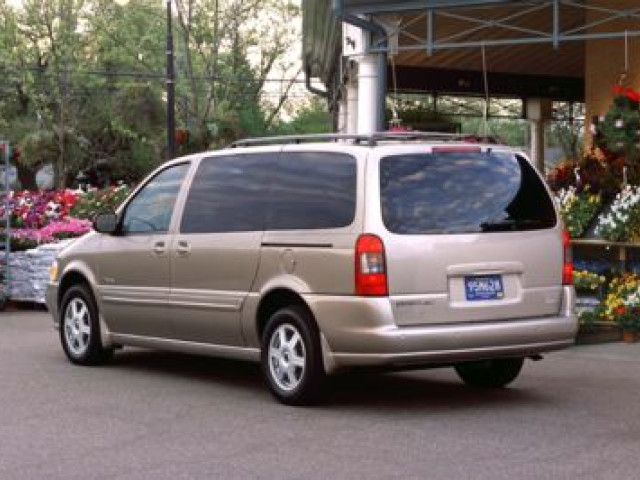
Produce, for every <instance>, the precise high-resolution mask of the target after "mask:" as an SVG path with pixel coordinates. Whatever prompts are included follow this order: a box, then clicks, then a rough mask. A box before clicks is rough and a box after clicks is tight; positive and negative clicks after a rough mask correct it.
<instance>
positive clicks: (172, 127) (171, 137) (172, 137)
mask: <svg viewBox="0 0 640 480" xmlns="http://www.w3.org/2000/svg"><path fill="white" fill-rule="evenodd" d="M171 21H172V14H171V0H167V159H168V160H171V159H172V158H175V156H176V98H175V86H176V82H175V80H176V76H175V71H174V68H173V26H172V24H171Z"/></svg>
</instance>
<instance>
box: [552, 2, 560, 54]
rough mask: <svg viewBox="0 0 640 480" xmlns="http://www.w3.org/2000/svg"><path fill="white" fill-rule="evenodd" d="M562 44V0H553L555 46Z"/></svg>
mask: <svg viewBox="0 0 640 480" xmlns="http://www.w3.org/2000/svg"><path fill="white" fill-rule="evenodd" d="M559 44H560V0H553V48H554V49H557V48H558V46H559Z"/></svg>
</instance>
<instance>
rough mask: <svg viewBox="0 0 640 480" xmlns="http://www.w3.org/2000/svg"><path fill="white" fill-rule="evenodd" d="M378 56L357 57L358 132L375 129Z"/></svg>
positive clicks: (363, 132)
mask: <svg viewBox="0 0 640 480" xmlns="http://www.w3.org/2000/svg"><path fill="white" fill-rule="evenodd" d="M378 81H379V79H378V58H377V57H376V55H362V56H361V57H360V58H359V59H358V99H357V103H358V127H357V128H358V129H357V133H358V134H363V135H368V134H370V133H374V132H375V131H376V130H377V119H378V113H379V112H378Z"/></svg>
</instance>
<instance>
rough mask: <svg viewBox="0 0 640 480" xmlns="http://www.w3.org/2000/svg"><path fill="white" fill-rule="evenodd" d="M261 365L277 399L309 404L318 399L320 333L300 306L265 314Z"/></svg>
mask: <svg viewBox="0 0 640 480" xmlns="http://www.w3.org/2000/svg"><path fill="white" fill-rule="evenodd" d="M296 334H297V335H298V337H296V336H295V335H296ZM282 339H284V340H285V341H282ZM261 366H262V374H263V375H264V378H265V381H266V383H267V385H268V387H269V390H270V391H271V393H272V394H273V395H274V396H275V397H276V398H277V399H278V400H279V401H280V402H282V403H284V404H286V405H311V404H314V403H317V402H318V401H319V400H320V398H321V393H322V387H323V384H324V380H325V377H326V374H325V371H324V366H323V363H322V351H321V347H320V335H319V333H318V329H317V326H316V324H315V322H314V320H313V318H312V317H311V315H310V314H309V313H308V312H307V311H306V310H305V309H304V308H301V307H298V306H291V307H286V308H283V309H281V310H278V311H277V312H276V313H274V314H273V315H272V316H271V318H269V320H268V321H267V324H266V326H265V329H264V332H263V334H262V351H261Z"/></svg>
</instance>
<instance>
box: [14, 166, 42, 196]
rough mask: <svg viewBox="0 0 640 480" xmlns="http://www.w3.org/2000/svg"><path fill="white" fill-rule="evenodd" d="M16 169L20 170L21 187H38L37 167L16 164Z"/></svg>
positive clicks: (26, 188)
mask: <svg viewBox="0 0 640 480" xmlns="http://www.w3.org/2000/svg"><path fill="white" fill-rule="evenodd" d="M16 170H17V172H18V181H19V182H20V187H21V188H22V189H23V190H37V189H38V184H37V183H36V173H37V172H38V169H37V168H32V167H27V166H24V165H20V164H16Z"/></svg>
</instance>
